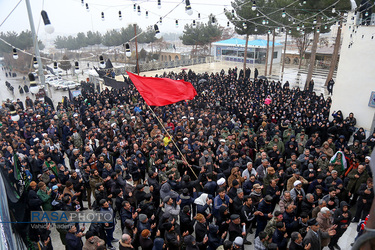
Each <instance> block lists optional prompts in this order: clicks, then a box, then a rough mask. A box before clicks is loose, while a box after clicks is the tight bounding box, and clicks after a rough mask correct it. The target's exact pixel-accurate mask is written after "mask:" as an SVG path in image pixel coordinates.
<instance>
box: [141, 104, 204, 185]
mask: <svg viewBox="0 0 375 250" xmlns="http://www.w3.org/2000/svg"><path fill="white" fill-rule="evenodd" d="M146 105H147V107H148V108H149V109H150V110H151V112H152V114H153V115H154V117H155V118H156V119H157V120H158V122H159V124H160V125H161V126H162V127H163V129H164V130H165V131H166V132H167V134H168V136H169V138H170V139H171V141H172V142H173V144H174V146H175V147H176V148H177V150H178V152H179V153H180V155H181V157H182V158H183V160H184V161H185V162H186V163H187V164H188V167H189V168H190V170H191V172H193V174H194V176H195V178H197V179H198V176H197V175H196V174H195V172H194V170H193V169H192V168H191V166H190V164H189V163H188V161H187V160H186V158H185V156H184V155H183V154H182V153H181V151H180V149H179V148H178V146H177V145H176V142H175V141H174V139H173V137H172V136H171V135H170V134H169V132H168V130H167V129H166V128H165V127H164V125H163V123H162V122H161V121H160V119H159V117H158V116H157V115H156V114H155V112H154V111H153V110H152V108H151V107H150V105H148V104H147V103H146Z"/></svg>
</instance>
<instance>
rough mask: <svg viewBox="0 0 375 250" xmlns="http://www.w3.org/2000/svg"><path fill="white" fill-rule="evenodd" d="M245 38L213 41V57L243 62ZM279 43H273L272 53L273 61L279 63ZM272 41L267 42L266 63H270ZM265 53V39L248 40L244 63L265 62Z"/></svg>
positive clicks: (220, 59)
mask: <svg viewBox="0 0 375 250" xmlns="http://www.w3.org/2000/svg"><path fill="white" fill-rule="evenodd" d="M245 44H246V40H244V39H239V38H231V39H228V40H223V41H219V42H215V43H213V44H212V45H213V46H214V57H215V60H219V61H230V62H243V61H244V53H245ZM282 48H283V45H282V44H281V43H275V49H274V53H273V63H274V64H277V63H280V61H281V57H282ZM271 53H272V42H271V41H270V42H269V58H268V63H271ZM266 54H267V40H262V39H258V40H253V41H249V42H248V47H247V57H246V63H250V64H265V62H266Z"/></svg>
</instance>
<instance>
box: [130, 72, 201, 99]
mask: <svg viewBox="0 0 375 250" xmlns="http://www.w3.org/2000/svg"><path fill="white" fill-rule="evenodd" d="M126 72H127V71H126ZM127 73H128V76H129V77H130V79H131V80H132V82H133V83H134V85H135V87H136V88H137V89H138V91H139V93H140V94H141V96H142V97H143V99H145V101H146V103H147V104H148V105H150V106H165V105H168V104H172V103H176V102H179V101H182V100H192V99H193V98H194V96H196V95H197V91H195V88H194V87H193V85H192V84H191V83H190V82H185V81H184V80H172V79H169V78H155V77H143V76H137V75H134V74H132V73H130V72H127Z"/></svg>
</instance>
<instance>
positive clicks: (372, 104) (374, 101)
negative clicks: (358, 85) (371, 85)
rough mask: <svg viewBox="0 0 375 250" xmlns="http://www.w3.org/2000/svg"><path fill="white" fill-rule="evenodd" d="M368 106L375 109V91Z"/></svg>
mask: <svg viewBox="0 0 375 250" xmlns="http://www.w3.org/2000/svg"><path fill="white" fill-rule="evenodd" d="M368 105H369V106H370V107H372V108H375V91H372V92H371V95H370V101H369V102H368Z"/></svg>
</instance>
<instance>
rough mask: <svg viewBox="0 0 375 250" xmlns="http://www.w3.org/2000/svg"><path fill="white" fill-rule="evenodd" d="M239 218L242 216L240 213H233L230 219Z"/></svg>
mask: <svg viewBox="0 0 375 250" xmlns="http://www.w3.org/2000/svg"><path fill="white" fill-rule="evenodd" d="M238 218H240V216H239V215H238V214H232V215H231V216H230V219H231V220H235V219H238Z"/></svg>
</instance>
